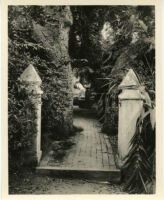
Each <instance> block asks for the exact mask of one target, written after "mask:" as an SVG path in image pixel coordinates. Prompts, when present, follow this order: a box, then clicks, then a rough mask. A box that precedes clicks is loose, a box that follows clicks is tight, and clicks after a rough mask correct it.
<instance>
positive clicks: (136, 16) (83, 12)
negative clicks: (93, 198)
mask: <svg viewBox="0 0 164 200" xmlns="http://www.w3.org/2000/svg"><path fill="white" fill-rule="evenodd" d="M155 37H156V10H155V6H154V5H8V194H9V195H13V194H14V195H18V194H19V195H20V194H21V195H28V194H31V195H36V194H37V195H38V194H39V195H43V194H47V195H49V194H53V195H58V194H62V195H66V194H110V195H113V194H114V195H120V194H123V195H130V194H135V195H136V194H146V195H152V194H153V195H154V194H156V192H157V187H156V179H157V177H156V172H157V170H156V169H157V167H158V163H156V154H157V153H156V121H157V119H156V115H155V113H156V112H155V111H156V107H157V106H156V98H157V94H156V81H155V79H156V44H155Z"/></svg>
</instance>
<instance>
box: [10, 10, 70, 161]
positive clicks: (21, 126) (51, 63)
mask: <svg viewBox="0 0 164 200" xmlns="http://www.w3.org/2000/svg"><path fill="white" fill-rule="evenodd" d="M53 9H54V10H53ZM66 12H67V10H66V9H65V7H64V6H58V7H52V8H51V7H42V6H9V9H8V40H9V46H8V47H9V49H8V52H9V56H8V99H9V100H8V102H9V110H8V112H9V130H8V131H9V150H10V152H9V154H10V155H11V156H10V158H12V162H10V163H11V164H12V163H14V162H15V160H16V159H17V157H16V156H14V155H15V154H14V152H17V153H18V155H19V153H20V151H22V150H23V148H25V147H26V146H28V145H29V140H28V139H27V137H28V136H29V132H31V134H33V131H32V130H31V131H29V125H28V124H29V123H31V122H30V121H28V119H31V121H32V119H33V118H32V117H30V116H28V115H25V114H24V113H26V109H27V106H26V104H27V105H28V104H30V102H29V101H28V98H26V97H25V96H23V95H22V96H21V95H20V93H21V90H20V89H19V86H20V83H19V82H18V78H19V77H20V75H21V74H22V73H23V71H24V70H25V69H26V68H27V67H28V65H29V64H33V66H34V67H35V69H36V70H37V72H38V74H39V76H40V77H41V80H42V90H43V95H42V143H43V145H42V148H43V149H45V148H46V146H45V145H48V144H47V143H46V141H47V140H46V139H47V138H48V137H49V136H50V137H52V136H53V138H59V139H60V138H62V137H64V136H65V134H68V133H65V131H64V128H65V129H68V132H69V131H70V130H69V127H71V126H72V121H71V117H70V119H65V116H64V114H65V109H67V108H68V107H70V106H71V105H70V104H71V102H70V101H67V99H72V98H71V96H70V94H71V93H70V90H69V88H70V87H71V83H70V81H69V79H70V77H69V75H68V74H69V73H71V72H69V71H68V67H67V65H68V63H69V56H67V51H66V48H65V46H64V42H63V45H59V43H60V42H62V39H60V38H59V34H58V33H59V27H61V26H60V25H59V24H62V23H66V20H65V22H63V21H64V18H66V17H67V15H66V14H64V13H66ZM52 13H54V15H53V16H52ZM51 23H53V24H54V23H56V25H55V28H54V27H51V26H50V25H49V24H51ZM34 25H35V27H34ZM48 25H49V27H48V28H49V29H48V28H47V27H46V26H48ZM41 31H42V33H43V35H44V34H46V33H45V31H47V32H48V31H49V32H48V33H49V34H50V36H49V38H47V40H46V42H45V43H44V41H45V40H44V36H42V35H41V34H40V32H41ZM53 31H54V33H55V34H56V35H55V34H54V35H53V38H52V37H51V35H52V34H53V33H52V34H51V32H53ZM63 33H64V30H63ZM37 34H38V35H37ZM51 39H52V40H51ZM49 40H51V42H49ZM52 42H53V43H54V44H55V45H56V46H57V47H56V46H54V49H53V48H52V46H51V44H52ZM66 43H67V41H66ZM60 46H61V47H60ZM59 47H60V48H59ZM62 48H63V49H62ZM63 80H65V81H63ZM63 87H64V88H63ZM18 89H19V91H18ZM68 96H69V97H68ZM27 101H28V102H27ZM29 107H30V105H29ZM29 112H30V111H29ZM69 112H70V113H71V112H72V111H71V110H70V111H69ZM31 114H32V113H31ZM29 115H30V113H29ZM65 115H66V114H65ZM65 121H67V123H68V127H67V124H66V125H65ZM25 124H26V125H27V126H26V125H25ZM69 124H70V125H69ZM65 126H66V127H65ZM29 137H30V136H29ZM18 160H19V159H18ZM19 161H20V160H19Z"/></svg>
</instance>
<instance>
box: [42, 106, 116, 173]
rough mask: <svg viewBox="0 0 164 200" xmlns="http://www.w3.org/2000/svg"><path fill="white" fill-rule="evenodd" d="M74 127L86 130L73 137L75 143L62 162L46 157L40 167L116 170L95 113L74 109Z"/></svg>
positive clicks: (109, 145)
mask: <svg viewBox="0 0 164 200" xmlns="http://www.w3.org/2000/svg"><path fill="white" fill-rule="evenodd" d="M74 125H76V126H78V127H82V128H83V129H84V130H83V131H82V132H80V133H77V134H76V135H75V136H74V137H72V139H71V140H72V142H74V143H75V145H73V146H72V147H71V148H70V149H69V150H67V152H66V155H65V156H64V158H63V159H62V160H61V161H58V160H56V161H55V159H53V157H52V156H51V155H47V156H45V157H44V158H43V159H42V161H41V163H40V166H57V167H60V168H65V167H67V168H76V169H78V168H87V169H99V170H108V169H115V168H116V167H115V162H114V157H113V153H112V147H111V144H110V143H109V140H108V137H107V136H106V135H104V134H102V133H101V125H100V124H99V122H98V121H97V119H96V118H95V113H94V112H93V111H91V110H87V109H79V108H78V107H75V108H74Z"/></svg>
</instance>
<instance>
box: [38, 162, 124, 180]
mask: <svg viewBox="0 0 164 200" xmlns="http://www.w3.org/2000/svg"><path fill="white" fill-rule="evenodd" d="M36 173H38V174H44V175H51V176H55V177H60V178H75V179H86V180H96V181H109V182H113V183H118V182H120V180H121V172H120V170H119V169H116V168H114V167H113V168H111V169H109V170H104V169H103V170H100V169H88V168H69V167H68V168H67V167H65V168H61V167H50V166H38V167H36Z"/></svg>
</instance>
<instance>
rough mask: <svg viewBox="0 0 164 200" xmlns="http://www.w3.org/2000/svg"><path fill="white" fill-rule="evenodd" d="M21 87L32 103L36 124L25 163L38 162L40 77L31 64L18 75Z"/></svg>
mask: <svg viewBox="0 0 164 200" xmlns="http://www.w3.org/2000/svg"><path fill="white" fill-rule="evenodd" d="M20 81H21V84H22V87H23V88H25V90H26V92H27V94H28V96H29V99H30V101H31V103H32V105H34V114H35V117H36V119H35V121H34V124H35V126H36V134H35V135H33V136H31V138H29V140H30V141H31V143H32V146H31V148H30V150H27V156H28V158H27V164H30V163H35V164H38V163H39V162H40V159H41V156H42V151H41V94H42V93H43V92H42V90H41V88H40V86H41V83H42V81H41V79H40V77H39V75H38V73H37V72H36V70H35V68H34V67H33V66H32V65H29V66H28V67H27V68H26V69H25V71H24V72H23V73H22V75H21V76H20Z"/></svg>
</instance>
